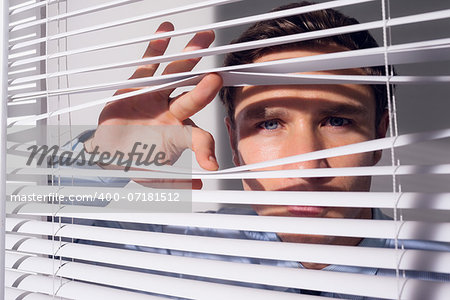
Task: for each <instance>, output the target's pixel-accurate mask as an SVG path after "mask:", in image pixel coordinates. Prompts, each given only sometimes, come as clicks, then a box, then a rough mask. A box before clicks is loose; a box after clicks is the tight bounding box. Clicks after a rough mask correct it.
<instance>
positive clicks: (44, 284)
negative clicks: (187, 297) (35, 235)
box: [5, 270, 167, 300]
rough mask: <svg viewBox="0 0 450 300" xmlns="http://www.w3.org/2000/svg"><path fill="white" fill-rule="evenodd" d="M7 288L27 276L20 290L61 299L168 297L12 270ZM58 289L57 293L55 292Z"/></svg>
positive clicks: (151, 299) (149, 299)
mask: <svg viewBox="0 0 450 300" xmlns="http://www.w3.org/2000/svg"><path fill="white" fill-rule="evenodd" d="M5 275H6V283H5V284H6V286H8V287H10V286H12V283H13V282H16V281H17V279H19V278H20V277H21V276H23V275H26V277H25V278H24V279H23V280H20V281H19V282H18V288H19V289H23V290H26V291H33V292H39V293H45V294H48V295H52V299H54V297H53V294H55V296H56V297H57V298H58V299H59V297H67V298H72V297H74V295H76V299H77V300H92V299H105V298H107V299H111V300H123V299H131V300H163V299H166V300H167V298H166V297H157V296H151V295H144V294H138V293H133V292H128V291H124V290H121V289H117V288H110V287H105V286H100V285H95V284H90V283H84V282H79V281H73V280H67V279H65V278H62V277H59V276H55V277H53V276H44V275H35V274H30V273H28V274H27V273H23V272H17V271H12V270H5ZM54 289H57V291H54ZM25 299H27V298H25Z"/></svg>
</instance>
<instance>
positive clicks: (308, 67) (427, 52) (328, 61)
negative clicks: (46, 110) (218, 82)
mask: <svg viewBox="0 0 450 300" xmlns="http://www.w3.org/2000/svg"><path fill="white" fill-rule="evenodd" d="M384 52H385V49H384V47H378V48H370V49H360V50H352V51H344V52H335V53H328V54H319V55H314V56H307V57H300V58H292V59H285V60H277V61H269V62H262V63H250V64H244V65H237V66H228V67H221V68H213V69H209V70H202V71H197V72H184V73H177V74H168V75H162V76H157V77H145V78H138V79H131V80H124V81H119V82H114V83H103V84H96V85H90V86H79V87H75V88H68V89H59V90H49V91H42V92H34V93H24V94H17V95H10V96H9V98H10V99H11V100H16V101H17V100H27V99H29V98H39V97H44V96H46V97H50V96H57V95H64V94H71V93H80V92H86V91H101V90H111V89H116V88H125V87H127V88H133V87H143V86H149V85H157V84H161V85H160V86H153V87H151V88H144V89H142V90H140V91H138V92H139V94H145V93H149V92H152V91H157V90H161V89H167V87H166V86H163V85H164V84H169V83H173V84H174V86H175V87H181V86H187V85H195V84H197V83H198V82H199V80H200V79H201V75H204V74H206V73H213V72H215V73H219V74H221V73H223V72H230V71H239V72H252V73H254V72H258V73H259V72H262V73H291V72H311V71H324V70H335V69H351V68H361V67H368V66H375V65H383V61H384ZM388 56H389V61H390V63H391V64H405V63H418V62H429V61H435V60H445V59H446V58H450V39H438V40H431V41H423V42H417V43H407V44H401V45H397V46H391V47H390V48H389V49H388ZM419 58H420V60H419ZM319 66H326V67H319ZM39 76H40V75H39ZM31 77H32V76H31ZM31 77H29V78H28V79H27V80H26V81H28V80H29V79H30V78H31ZM26 81H25V80H17V82H16V84H18V83H24V82H26ZM175 83H176V85H175ZM224 85H225V86H227V85H228V83H227V82H224ZM132 95H135V92H130V93H124V94H122V95H118V96H120V98H117V97H118V96H114V97H108V98H105V99H100V100H97V101H94V103H92V104H89V105H88V104H83V105H78V106H74V107H72V109H73V110H72V111H75V110H79V109H83V108H87V107H91V106H95V105H99V104H104V103H106V102H109V101H113V100H119V99H124V98H127V97H130V96H132ZM61 113H63V112H61V111H55V112H54V114H61Z"/></svg>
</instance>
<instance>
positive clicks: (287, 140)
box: [80, 2, 449, 299]
mask: <svg viewBox="0 0 450 300" xmlns="http://www.w3.org/2000/svg"><path fill="white" fill-rule="evenodd" d="M309 4H310V3H308V2H302V3H300V4H291V5H287V6H282V7H279V8H277V9H276V10H283V9H288V8H293V7H298V6H304V5H309ZM351 24H357V21H356V20H355V19H352V18H348V17H346V16H344V15H342V14H340V13H339V12H337V11H334V10H326V11H318V12H312V13H307V14H303V15H298V16H292V17H287V18H281V19H277V20H269V21H262V22H258V23H256V24H255V25H253V26H252V27H250V28H249V29H248V30H246V31H245V32H244V33H243V34H242V35H241V37H240V38H239V39H237V40H236V41H235V42H245V41H251V40H259V39H266V38H271V37H277V36H282V35H288V34H295V33H301V32H309V31H315V30H321V29H327V28H334V27H339V26H345V25H351ZM171 30H173V26H172V24H170V23H163V24H161V25H160V26H159V28H158V30H157V32H167V31H171ZM213 40H214V33H213V32H212V31H207V32H201V33H198V34H196V35H195V36H194V38H193V39H192V40H191V41H190V42H189V43H188V45H187V46H186V48H185V51H192V50H196V49H203V48H207V47H208V46H209V45H210V44H211V43H212V42H213ZM168 43H169V40H168V39H164V40H156V41H152V42H150V44H149V46H148V48H147V50H146V52H145V55H144V57H151V56H159V55H162V54H164V52H165V50H166V48H167V46H168ZM376 46H377V44H376V42H375V40H374V39H373V38H372V37H371V36H370V34H369V33H368V32H365V31H364V32H357V33H352V34H348V35H340V36H335V37H329V38H323V39H320V40H312V41H306V42H299V43H294V44H287V45H279V46H273V47H269V48H263V49H256V50H248V51H245V52H238V53H230V54H228V55H227V57H226V59H225V65H237V64H246V63H259V62H267V61H275V60H280V59H289V58H296V57H307V56H312V55H320V54H326V53H332V52H340V51H348V50H355V49H364V48H371V47H376ZM198 61H199V58H195V59H190V60H183V61H175V62H172V63H170V64H169V65H168V66H167V67H166V68H165V69H164V71H163V74H173V73H178V72H187V71H190V70H192V69H193V67H194V66H195V65H196V64H197V62H198ZM157 68H158V65H156V64H154V65H147V66H143V67H140V68H138V69H137V70H136V72H135V73H134V74H133V76H132V77H131V78H141V77H148V76H153V74H154V73H155V71H156V70H157ZM383 72H384V67H371V68H364V69H363V68H361V69H347V70H336V71H320V72H312V74H324V75H333V74H339V75H343V74H344V75H383ZM221 88H222V78H221V77H220V76H219V75H218V74H208V75H206V76H205V77H204V78H203V79H202V80H201V81H200V83H199V84H198V85H197V86H196V87H195V88H194V89H193V90H191V91H190V92H187V93H184V94H182V95H180V96H178V97H176V98H170V94H171V93H172V91H173V90H164V91H160V92H156V93H152V94H144V95H140V96H136V97H132V98H127V99H124V100H119V101H116V102H111V103H108V104H107V105H106V106H105V108H104V109H103V111H102V113H101V115H100V117H99V128H98V129H97V131H96V133H95V134H94V135H93V136H92V137H90V138H89V139H87V140H86V141H85V143H84V146H85V148H86V149H87V150H88V151H92V149H93V148H94V147H95V146H100V148H101V149H108V150H110V151H111V150H112V151H114V150H116V149H120V150H122V151H123V152H126V149H127V148H126V147H128V146H129V145H126V143H124V142H123V141H124V140H126V139H127V137H128V136H132V135H134V134H139V133H136V132H130V131H120V132H119V131H117V132H112V133H111V132H109V133H108V134H106V133H105V132H107V129H105V128H108V127H107V126H106V125H124V127H126V126H125V125H149V126H153V125H182V126H184V125H189V126H192V146H191V147H192V150H193V151H194V153H195V155H196V159H197V161H198V163H199V164H200V166H201V167H203V168H204V169H206V170H217V169H218V164H217V161H216V158H215V150H214V139H213V137H212V135H211V134H209V133H208V132H207V131H205V130H203V129H201V128H199V127H197V126H196V125H195V124H194V123H193V121H192V120H191V119H190V117H191V116H192V115H194V114H195V113H197V112H198V111H200V110H201V109H202V108H203V107H205V106H206V105H207V104H208V103H210V102H211V101H212V100H213V99H214V97H215V96H216V94H217V93H218V92H219V90H220V89H221ZM128 91H130V89H126V90H120V91H118V92H117V93H125V92H128ZM386 94H387V93H386V89H385V87H384V86H383V85H381V86H365V85H356V84H345V85H344V84H343V85H278V86H246V87H239V88H236V87H224V88H223V89H222V91H221V97H222V101H223V102H224V104H225V106H226V108H227V114H228V116H227V117H226V127H227V129H228V134H229V140H230V144H231V148H232V152H233V162H234V164H235V165H237V166H240V165H246V164H252V163H257V162H262V161H267V160H271V159H277V158H282V157H287V156H292V155H296V154H301V153H307V152H311V151H317V150H321V149H328V148H333V147H338V146H343V145H348V144H353V143H358V142H364V141H368V140H372V139H375V138H381V137H384V136H385V134H386V130H387V127H388V113H387V111H386V105H387V97H386ZM130 128H132V126H130ZM130 130H131V131H132V129H130ZM111 134H113V135H114V136H115V138H114V140H111V138H110V137H111ZM178 134H180V133H178ZM185 139H190V137H189V136H188V135H183V133H181V135H177V138H171V139H170V143H169V144H170V145H165V146H164V147H163V149H162V150H163V151H166V152H170V153H172V155H170V156H171V157H173V158H174V159H176V158H177V157H178V156H179V155H180V154H181V152H182V151H183V150H184V149H185V148H186V147H187V145H188V143H187V142H186V141H185ZM80 141H84V140H80ZM380 157H381V151H374V152H367V153H360V154H353V155H346V156H340V157H332V158H326V159H318V160H312V161H306V162H301V163H296V164H288V165H284V166H281V167H276V168H275V167H274V168H270V169H310V168H342V167H359V166H373V165H375V164H376V163H377V162H378V161H379V160H380ZM141 183H143V184H149V183H148V182H141ZM193 184H194V187H195V188H200V187H201V183H200V182H198V181H196V182H194V183H193ZM370 185H371V178H370V177H364V176H360V177H349V176H340V177H326V178H280V179H273V178H270V179H246V180H244V181H243V186H244V189H245V190H266V191H369V189H370ZM253 208H254V211H255V212H256V213H257V214H258V215H261V216H287V217H320V218H352V219H371V218H375V219H382V218H385V216H383V215H382V214H381V213H380V212H379V211H378V210H376V209H374V210H372V209H368V208H338V207H312V206H311V207H310V206H282V205H276V206H275V205H255V206H254V207H253ZM220 212H221V213H227V212H228V213H243V212H239V211H238V212H236V211H229V210H221V211H220ZM250 213H251V212H250ZM97 225H100V226H115V225H113V224H111V223H109V222H106V223H105V222H98V224H97ZM144 229H145V230H152V231H163V232H165V231H167V232H178V231H179V232H185V233H188V234H199V235H211V236H225V237H231V236H233V237H237V238H243V239H261V240H272V241H276V240H281V241H283V242H294V243H314V244H328V245H348V246H357V245H360V246H370V247H394V242H393V241H391V240H374V239H373V240H372V239H361V238H351V237H334V236H324V235H300V234H287V233H277V234H275V233H273V234H272V233H252V234H250V233H248V232H236V233H232V232H227V231H223V232H221V231H217V230H215V231H214V230H208V229H199V228H188V229H186V228H182V229H176V228H175V229H174V228H168V227H166V228H164V227H161V226H155V225H147V226H146V227H145V228H144ZM177 230H178V231H177ZM404 246H405V247H411V248H418V249H420V248H424V247H425V246H424V245H423V244H421V243H417V242H414V241H412V242H404ZM436 247H438V246H436ZM439 247H443V248H445V247H447V248H448V246H445V245H439ZM431 248H433V247H431ZM141 250H145V251H156V250H154V249H153V250H152V249H141ZM158 251H159V252H161V253H166V254H175V255H187V256H198V257H202V255H201V254H195V255H193V254H189V253H183V252H181V251H171V250H158ZM215 258H217V259H225V260H238V259H233V258H224V257H218V256H217V257H215ZM239 261H245V262H251V261H250V259H243V260H242V259H239ZM252 262H254V261H252ZM256 263H267V262H256ZM272 264H275V265H277V266H290V267H301V268H310V269H325V270H327V269H328V270H334V271H340V272H358V273H365V274H372V275H395V271H391V270H382V269H376V268H352V267H345V266H329V265H326V264H320V263H311V262H301V263H294V262H275V263H273V262H272ZM408 275H409V276H412V277H419V278H424V279H437V276H435V275H433V274H432V273H426V272H417V273H414V274H412V273H411V274H408ZM446 280H449V279H448V278H447V279H446ZM289 291H291V292H299V291H296V290H293V289H290V290H289ZM302 292H305V293H306V291H302ZM317 293H318V294H320V292H317ZM322 295H323V296H331V297H348V298H350V299H358V298H352V297H351V296H344V295H339V294H332V293H322Z"/></svg>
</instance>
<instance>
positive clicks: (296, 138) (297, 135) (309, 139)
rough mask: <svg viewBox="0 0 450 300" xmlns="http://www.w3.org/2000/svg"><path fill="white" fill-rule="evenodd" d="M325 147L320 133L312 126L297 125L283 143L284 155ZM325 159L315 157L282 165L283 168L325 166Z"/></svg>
mask: <svg viewBox="0 0 450 300" xmlns="http://www.w3.org/2000/svg"><path fill="white" fill-rule="evenodd" d="M323 149H325V145H324V142H323V140H322V138H321V135H320V134H319V133H317V132H316V131H314V129H313V128H308V127H299V128H297V129H296V130H295V131H293V132H292V135H291V136H290V137H289V139H288V141H287V143H286V145H285V155H286V156H292V155H299V154H305V153H310V152H314V151H318V150H323ZM327 167H328V162H327V160H326V159H315V160H308V161H302V162H298V163H292V164H288V165H284V167H283V169H315V168H327Z"/></svg>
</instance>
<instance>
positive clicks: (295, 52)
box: [234, 46, 375, 121]
mask: <svg viewBox="0 0 450 300" xmlns="http://www.w3.org/2000/svg"><path fill="white" fill-rule="evenodd" d="M345 50H347V49H346V48H343V47H341V46H326V47H325V48H323V47H322V48H321V49H312V48H306V49H286V50H281V51H276V52H275V51H274V52H271V53H268V54H265V55H263V56H261V57H260V58H258V59H256V60H255V62H266V61H273V60H281V59H288V58H294V57H303V56H312V55H318V54H324V53H330V52H337V51H345ZM300 74H319V75H364V74H365V73H364V71H363V70H361V69H346V70H330V71H320V72H304V73H300ZM257 106H264V107H270V106H282V107H283V106H284V108H287V109H289V108H292V109H311V108H320V107H323V108H326V107H327V106H328V108H330V107H339V106H341V107H343V106H354V107H359V108H360V109H362V108H364V109H365V110H366V111H367V112H368V114H369V115H375V98H374V95H373V91H372V89H371V88H370V86H367V85H356V84H340V85H267V86H245V87H243V88H241V89H240V90H239V91H238V92H237V93H236V98H235V103H234V107H235V111H234V116H235V120H236V121H238V119H239V118H238V117H239V115H242V113H245V112H246V110H249V109H255V107H257ZM243 115H245V114H243Z"/></svg>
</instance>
